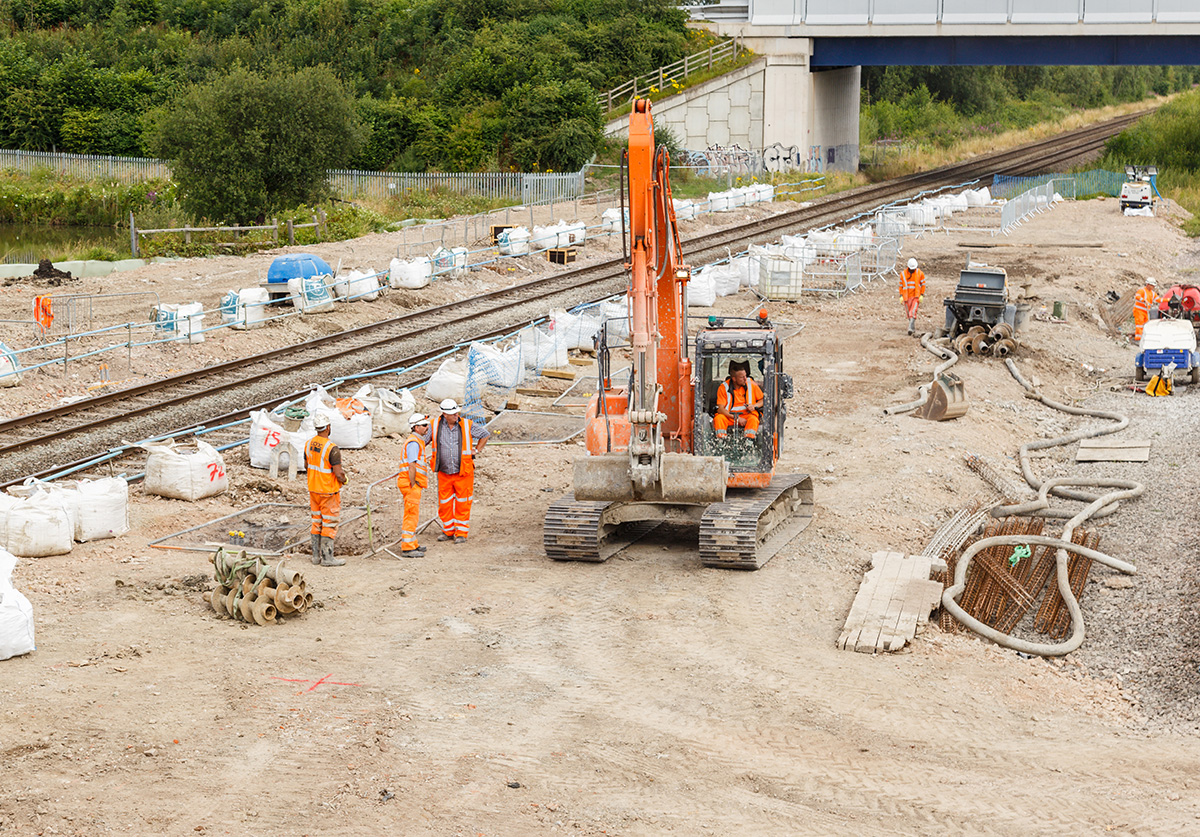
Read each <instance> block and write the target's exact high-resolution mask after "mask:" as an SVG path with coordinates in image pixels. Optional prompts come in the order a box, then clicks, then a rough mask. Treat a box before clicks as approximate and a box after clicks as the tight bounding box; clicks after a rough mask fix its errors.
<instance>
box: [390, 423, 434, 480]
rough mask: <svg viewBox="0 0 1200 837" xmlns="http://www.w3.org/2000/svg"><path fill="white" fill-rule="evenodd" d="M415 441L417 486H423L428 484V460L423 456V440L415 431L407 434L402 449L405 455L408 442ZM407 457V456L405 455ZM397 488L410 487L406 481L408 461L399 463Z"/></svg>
mask: <svg viewBox="0 0 1200 837" xmlns="http://www.w3.org/2000/svg"><path fill="white" fill-rule="evenodd" d="M412 442H416V443H417V461H416V463H415V464H416V472H417V488H425V487H426V486H428V485H429V462H428V460H427V459H426V457H425V440H424V439H422V438H421V437H420V436H418V435H417V434H416V433H411V434H409V437H408V438H407V439H405V440H404V451H405V454H406V455H407V453H408V446H409V444H410V443H412ZM406 458H407V457H406ZM396 487H397V488H411V486H410V485H409V483H408V462H407V461H405V462H401V463H400V476H398V477H396Z"/></svg>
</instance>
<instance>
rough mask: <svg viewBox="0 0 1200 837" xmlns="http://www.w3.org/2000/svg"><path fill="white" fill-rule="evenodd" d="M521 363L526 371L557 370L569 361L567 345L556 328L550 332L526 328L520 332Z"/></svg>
mask: <svg viewBox="0 0 1200 837" xmlns="http://www.w3.org/2000/svg"><path fill="white" fill-rule="evenodd" d="M588 348H591V346H590V343H589V346H588ZM521 362H522V363H524V364H525V368H526V369H547V368H549V369H558V368H561V367H563V366H567V365H569V364H570V362H571V361H570V358H569V355H568V354H567V344H566V342H565V340H564V339H563V337H562V335H560V334H559V333H558V329H557V328H555V329H554V330H553V331H550V332H545V331H542V330H541V329H540V328H527V329H525V330H524V331H522V332H521Z"/></svg>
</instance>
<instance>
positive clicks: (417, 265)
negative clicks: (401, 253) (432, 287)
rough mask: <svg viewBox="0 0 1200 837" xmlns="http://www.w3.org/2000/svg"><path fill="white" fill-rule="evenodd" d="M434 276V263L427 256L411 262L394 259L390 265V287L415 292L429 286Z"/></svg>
mask: <svg viewBox="0 0 1200 837" xmlns="http://www.w3.org/2000/svg"><path fill="white" fill-rule="evenodd" d="M432 276H433V263H432V262H430V260H429V259H428V258H426V257H425V256H419V257H417V258H415V259H410V260H409V261H403V260H401V259H392V262H391V264H390V265H388V287H390V288H393V289H396V290H400V289H407V290H412V291H415V290H417V289H419V288H424V287H425V286H426V285H428V284H429V282H430V279H431V278H432Z"/></svg>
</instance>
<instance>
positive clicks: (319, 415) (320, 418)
mask: <svg viewBox="0 0 1200 837" xmlns="http://www.w3.org/2000/svg"><path fill="white" fill-rule="evenodd" d="M331 423H332V417H331V416H330V415H329V411H328V410H315V411H314V412H313V427H329V425H330V424H331Z"/></svg>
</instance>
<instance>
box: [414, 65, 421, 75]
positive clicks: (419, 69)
mask: <svg viewBox="0 0 1200 837" xmlns="http://www.w3.org/2000/svg"><path fill="white" fill-rule="evenodd" d="M413 73H414V74H416V75H418V76H419V75H421V68H420V67H415V68H414V69H413Z"/></svg>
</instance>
